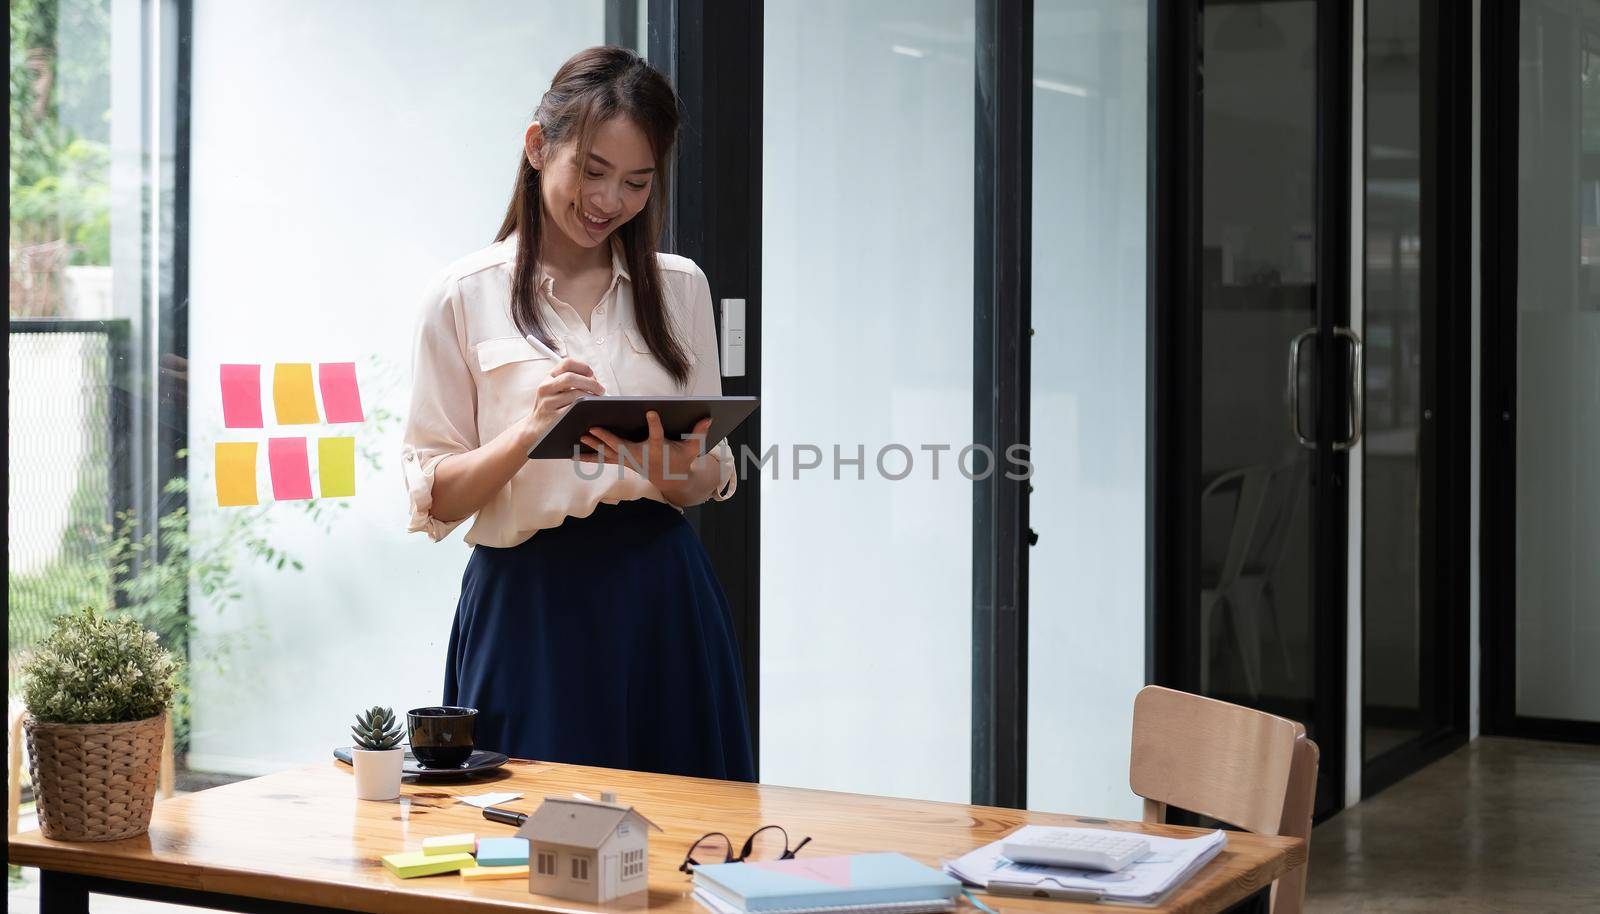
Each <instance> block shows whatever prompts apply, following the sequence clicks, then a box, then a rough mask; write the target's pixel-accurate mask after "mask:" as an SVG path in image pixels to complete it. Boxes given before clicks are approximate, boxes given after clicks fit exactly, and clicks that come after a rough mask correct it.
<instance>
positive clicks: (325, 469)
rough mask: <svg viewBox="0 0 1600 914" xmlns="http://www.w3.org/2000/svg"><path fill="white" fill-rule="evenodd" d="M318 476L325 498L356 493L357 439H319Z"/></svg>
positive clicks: (347, 496) (346, 496)
mask: <svg viewBox="0 0 1600 914" xmlns="http://www.w3.org/2000/svg"><path fill="white" fill-rule="evenodd" d="M317 478H318V480H319V482H320V483H321V485H322V497H323V498H349V497H350V496H352V495H354V494H356V439H354V438H318V439H317Z"/></svg>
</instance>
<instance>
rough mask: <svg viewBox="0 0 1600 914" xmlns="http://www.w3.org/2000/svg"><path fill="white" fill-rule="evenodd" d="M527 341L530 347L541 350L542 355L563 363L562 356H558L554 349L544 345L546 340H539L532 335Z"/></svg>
mask: <svg viewBox="0 0 1600 914" xmlns="http://www.w3.org/2000/svg"><path fill="white" fill-rule="evenodd" d="M526 339H527V340H528V345H530V346H532V347H533V348H535V349H537V350H539V352H540V353H542V354H544V355H547V356H549V357H550V358H552V359H555V360H556V361H557V362H559V361H561V356H559V355H557V354H556V351H555V350H554V349H551V348H550V347H549V346H546V345H545V344H544V340H541V339H539V338H538V337H536V336H534V335H533V334H531V333H530V334H528V335H527V337H526Z"/></svg>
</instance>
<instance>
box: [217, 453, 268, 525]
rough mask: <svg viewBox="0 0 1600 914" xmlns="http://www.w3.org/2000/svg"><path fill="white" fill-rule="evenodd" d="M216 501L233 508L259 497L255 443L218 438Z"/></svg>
mask: <svg viewBox="0 0 1600 914" xmlns="http://www.w3.org/2000/svg"><path fill="white" fill-rule="evenodd" d="M216 453H217V505H218V506H219V507H223V508H234V507H239V506H241V505H254V504H259V503H260V502H259V501H258V500H257V499H256V443H255V442H254V441H219V442H217V452H216Z"/></svg>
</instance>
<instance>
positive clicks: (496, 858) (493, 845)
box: [478, 838, 528, 866]
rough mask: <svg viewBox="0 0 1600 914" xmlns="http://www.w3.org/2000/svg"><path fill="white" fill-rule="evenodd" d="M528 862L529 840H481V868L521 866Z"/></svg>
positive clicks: (479, 844) (479, 841)
mask: <svg viewBox="0 0 1600 914" xmlns="http://www.w3.org/2000/svg"><path fill="white" fill-rule="evenodd" d="M527 862H528V839H527V838H479V839H478V865H479V866H521V865H524V864H526V863H527Z"/></svg>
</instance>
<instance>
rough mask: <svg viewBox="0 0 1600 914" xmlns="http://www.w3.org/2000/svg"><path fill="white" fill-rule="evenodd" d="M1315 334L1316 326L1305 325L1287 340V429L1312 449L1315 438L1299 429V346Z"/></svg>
mask: <svg viewBox="0 0 1600 914" xmlns="http://www.w3.org/2000/svg"><path fill="white" fill-rule="evenodd" d="M1316 335H1317V328H1315V327H1307V328H1306V329H1304V330H1302V331H1300V332H1299V333H1296V334H1295V335H1294V339H1292V340H1290V341H1289V431H1291V432H1293V433H1294V439H1295V440H1296V441H1298V442H1300V446H1301V447H1304V448H1310V449H1311V450H1313V451H1314V450H1316V449H1317V442H1316V440H1315V439H1312V438H1307V437H1306V436H1305V435H1304V434H1302V433H1301V431H1300V346H1301V344H1302V343H1304V342H1305V341H1306V340H1308V339H1310V338H1311V337H1314V336H1316Z"/></svg>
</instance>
